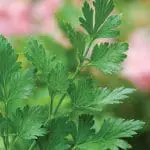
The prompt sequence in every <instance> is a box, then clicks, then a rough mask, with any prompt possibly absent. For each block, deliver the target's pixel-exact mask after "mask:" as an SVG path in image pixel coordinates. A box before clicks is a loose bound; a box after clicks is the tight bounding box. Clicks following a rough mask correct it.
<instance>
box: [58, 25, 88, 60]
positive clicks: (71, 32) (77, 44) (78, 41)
mask: <svg viewBox="0 0 150 150" xmlns="http://www.w3.org/2000/svg"><path fill="white" fill-rule="evenodd" d="M61 28H62V29H63V31H64V32H65V34H66V36H67V37H68V38H69V40H70V42H71V44H72V48H73V50H74V51H75V53H76V55H77V56H79V58H80V60H82V59H83V54H84V51H85V47H86V36H85V35H84V34H83V33H81V32H78V31H75V29H73V28H72V26H71V24H69V23H61Z"/></svg>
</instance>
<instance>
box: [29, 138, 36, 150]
mask: <svg viewBox="0 0 150 150" xmlns="http://www.w3.org/2000/svg"><path fill="white" fill-rule="evenodd" d="M35 145H36V141H35V140H34V141H33V142H32V144H31V145H30V147H29V148H28V150H32V149H33V148H34V146H35Z"/></svg>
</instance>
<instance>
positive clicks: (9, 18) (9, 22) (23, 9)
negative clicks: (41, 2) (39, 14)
mask: <svg viewBox="0 0 150 150" xmlns="http://www.w3.org/2000/svg"><path fill="white" fill-rule="evenodd" d="M30 22H31V18H30V4H29V3H24V2H23V1H13V2H10V0H6V1H2V2H1V3H0V33H2V34H5V35H12V34H16V33H17V34H24V33H27V32H30V28H31V24H30Z"/></svg>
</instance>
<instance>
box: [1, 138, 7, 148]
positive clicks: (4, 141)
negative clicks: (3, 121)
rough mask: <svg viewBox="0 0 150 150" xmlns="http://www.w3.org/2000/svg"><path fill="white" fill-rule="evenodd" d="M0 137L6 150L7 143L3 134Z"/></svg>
mask: <svg viewBox="0 0 150 150" xmlns="http://www.w3.org/2000/svg"><path fill="white" fill-rule="evenodd" d="M2 139H3V143H4V147H5V150H7V144H6V140H5V136H2Z"/></svg>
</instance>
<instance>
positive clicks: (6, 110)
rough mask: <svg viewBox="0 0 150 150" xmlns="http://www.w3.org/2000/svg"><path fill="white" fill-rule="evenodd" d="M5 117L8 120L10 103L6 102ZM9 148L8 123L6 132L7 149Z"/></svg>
mask: <svg viewBox="0 0 150 150" xmlns="http://www.w3.org/2000/svg"><path fill="white" fill-rule="evenodd" d="M4 105H5V113H6V114H5V117H6V118H7V119H8V103H7V102H5V103H4ZM8 147H9V137H8V123H7V124H6V130H5V149H6V150H8Z"/></svg>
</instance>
